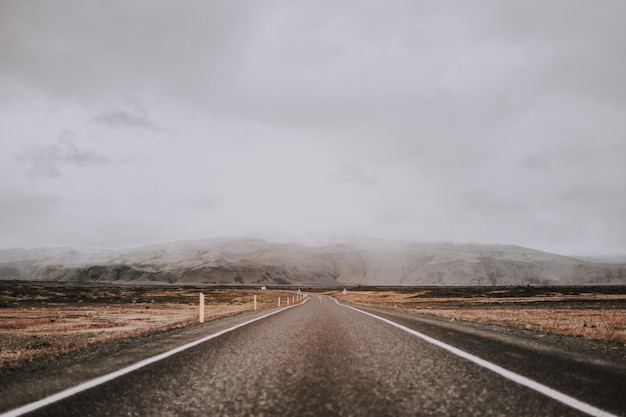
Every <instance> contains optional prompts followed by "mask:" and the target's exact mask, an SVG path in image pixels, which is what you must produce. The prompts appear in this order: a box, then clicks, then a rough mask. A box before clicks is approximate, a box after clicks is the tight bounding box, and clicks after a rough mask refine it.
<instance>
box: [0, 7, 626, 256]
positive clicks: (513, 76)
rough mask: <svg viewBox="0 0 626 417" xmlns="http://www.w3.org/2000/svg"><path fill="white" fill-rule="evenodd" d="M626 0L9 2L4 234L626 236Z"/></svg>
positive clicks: (61, 237)
mask: <svg viewBox="0 0 626 417" xmlns="http://www.w3.org/2000/svg"><path fill="white" fill-rule="evenodd" d="M625 15H626V3H624V2H620V1H605V2H602V3H591V2H584V1H551V2H547V3H546V2H540V1H524V2H522V1H516V2H497V1H478V2H472V3H471V4H469V3H468V4H465V3H460V2H457V3H454V4H450V3H442V2H421V1H418V2H416V1H397V2H391V3H390V2H384V1H366V2H363V1H354V2H350V1H347V2H340V3H337V2H331V1H316V2H292V1H267V2H254V1H243V2H232V1H212V2H200V1H177V2H165V1H130V2H129V1H109V2H103V1H99V2H98V1H55V2H47V1H32V2H23V1H17V0H14V1H10V0H9V1H7V0H5V1H2V2H1V3H0V130H1V132H2V141H1V145H0V150H1V152H0V248H13V247H26V248H32V247H44V246H71V247H76V248H83V249H88V248H112V249H113V248H124V247H134V246H139V245H145V244H150V243H157V242H165V241H173V240H190V239H202V238H209V237H233V238H242V237H250V238H261V239H267V240H269V241H273V242H287V241H294V242H298V243H304V244H307V245H316V244H324V243H328V242H337V241H343V240H351V239H359V238H374V239H383V240H392V241H393V240H400V241H418V242H429V241H453V242H478V243H503V244H515V245H522V246H527V247H532V248H536V249H541V250H546V251H551V252H556V253H561V254H577V255H617V254H626V215H624V213H626V139H625V138H626V118H625V117H624V114H625V110H626V83H624V82H623V74H625V73H626V54H624V39H626V26H624V24H623V21H624V16H625Z"/></svg>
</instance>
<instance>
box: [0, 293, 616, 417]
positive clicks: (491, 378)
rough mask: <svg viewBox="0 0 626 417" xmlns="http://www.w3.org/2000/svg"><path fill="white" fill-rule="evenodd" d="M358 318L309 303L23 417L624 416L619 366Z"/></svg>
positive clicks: (478, 336)
mask: <svg viewBox="0 0 626 417" xmlns="http://www.w3.org/2000/svg"><path fill="white" fill-rule="evenodd" d="M359 310H360V311H357V310H355V309H353V308H351V307H348V306H344V305H340V303H338V302H336V301H335V300H334V299H333V298H330V297H325V296H317V295H312V296H311V298H309V299H308V300H307V301H306V302H305V303H304V304H302V305H296V306H291V308H288V309H286V310H275V311H274V312H273V314H272V315H270V316H268V317H264V315H265V314H267V313H258V314H257V315H255V316H254V317H255V318H261V317H263V318H261V319H259V320H257V321H254V322H253V323H248V324H245V325H243V326H241V327H238V328H236V329H233V330H229V329H228V328H226V329H222V330H226V332H225V333H223V334H219V335H215V332H213V334H214V336H209V337H208V340H205V341H203V342H202V343H198V344H197V345H195V346H192V347H189V348H186V349H185V350H182V351H180V352H178V353H175V354H166V355H165V356H167V357H164V358H163V359H160V360H155V361H154V362H153V363H150V364H147V365H145V366H141V367H140V368H139V369H137V370H134V371H132V372H127V373H123V375H120V376H118V377H116V378H113V379H111V380H110V381H108V382H104V383H101V384H98V385H96V386H94V387H91V388H89V389H84V390H82V388H81V389H80V390H79V391H80V392H77V393H76V394H74V395H72V396H70V397H68V398H64V399H61V400H59V401H51V403H50V404H48V405H45V406H43V407H39V408H36V409H35V410H34V411H32V412H30V413H29V414H27V415H29V416H30V415H32V416H61V415H62V416H201V415H202V416H431V415H432V416H490V415H493V416H539V415H541V416H583V415H590V414H591V415H607V416H608V415H626V398H625V396H624V393H625V392H626V366H624V364H623V363H618V364H615V366H611V364H610V363H605V362H597V361H596V362H590V361H586V360H582V359H581V358H580V357H577V356H576V355H567V354H563V352H562V351H560V350H558V349H557V350H552V349H549V348H538V347H537V346H535V345H534V344H533V343H531V342H523V341H519V340H516V339H515V338H507V337H504V336H502V335H498V336H494V335H493V334H489V332H487V331H484V330H483V331H479V330H472V329H468V328H461V327H459V326H457V325H454V324H453V323H445V322H443V321H436V320H424V319H422V318H419V317H417V316H415V315H411V314H406V313H394V312H384V311H381V310H374V309H364V308H363V309H359ZM364 312H366V313H367V312H369V313H370V314H371V313H373V314H375V315H376V317H373V316H370V315H368V314H365V313H364ZM248 319H249V317H242V318H239V319H238V320H239V321H240V322H239V325H241V324H242V323H245V320H248ZM381 319H385V320H390V321H391V322H393V323H394V324H395V325H393V324H390V323H389V322H386V321H383V320H381ZM231 320H233V319H231ZM399 326H403V327H399ZM206 329H210V327H207V328H206ZM428 337H432V338H433V339H434V340H430V339H428ZM425 339H426V340H425ZM434 343H440V345H437V344H434ZM448 347H450V348H451V349H449V348H448ZM455 348H456V349H459V351H455ZM463 355H465V356H463ZM477 358H480V359H478V361H479V362H480V360H484V361H487V362H485V363H476V360H475V359H477ZM490 366H491V367H492V368H493V369H491V368H490ZM501 368H505V369H506V370H508V371H511V374H510V375H509V374H507V373H506V372H507V371H505V372H504V376H503V375H501V373H502V372H500V373H498V370H500V369H501ZM494 369H495V371H494ZM511 375H512V376H511ZM515 376H519V377H520V378H522V383H520V381H516V380H515ZM526 378H527V379H526ZM528 381H530V382H531V383H533V384H537V383H538V384H539V385H537V386H538V387H537V386H532V384H531V387H529V386H528V383H526V382H528ZM78 382H79V381H78V380H77V384H78ZM544 389H547V390H548V391H549V392H548V394H546V392H543V391H542V390H544ZM550 390H554V391H550ZM554 392H556V393H557V394H558V395H563V398H565V399H563V398H560V399H558V400H557V399H554V398H552V397H554ZM551 395H552V397H551ZM558 395H557V397H558ZM577 401H580V403H578V402H577ZM581 404H582V405H581ZM0 406H1V402H0ZM585 407H587V408H585ZM0 409H2V408H0ZM603 410H604V411H606V412H607V413H606V414H602V413H603ZM594 413H595V414H594ZM19 414H20V412H16V413H11V412H7V413H5V414H0V417H4V416H9V415H19Z"/></svg>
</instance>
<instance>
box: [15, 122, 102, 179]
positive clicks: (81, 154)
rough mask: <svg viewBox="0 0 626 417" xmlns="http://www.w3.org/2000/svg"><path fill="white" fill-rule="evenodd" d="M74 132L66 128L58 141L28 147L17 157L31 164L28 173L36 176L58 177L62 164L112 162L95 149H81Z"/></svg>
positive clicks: (95, 164)
mask: <svg viewBox="0 0 626 417" xmlns="http://www.w3.org/2000/svg"><path fill="white" fill-rule="evenodd" d="M73 138H74V133H73V132H71V131H69V130H64V131H63V132H62V133H61V134H60V135H59V137H58V140H57V143H54V144H49V145H32V146H29V147H27V148H26V149H25V150H24V151H23V153H22V154H20V155H19V156H18V157H17V159H18V161H25V162H27V163H28V164H29V165H30V166H29V168H28V171H27V174H28V175H29V176H32V177H35V178H40V177H43V178H56V177H60V176H61V175H62V170H61V168H60V166H62V165H64V164H65V165H74V166H81V167H85V166H103V165H107V164H109V163H111V160H110V158H109V157H107V156H105V155H101V154H99V153H97V152H95V151H93V150H89V149H80V148H78V147H77V146H76V145H75V143H74V141H73Z"/></svg>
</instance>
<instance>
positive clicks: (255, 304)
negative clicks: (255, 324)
mask: <svg viewBox="0 0 626 417" xmlns="http://www.w3.org/2000/svg"><path fill="white" fill-rule="evenodd" d="M254 311H256V294H254Z"/></svg>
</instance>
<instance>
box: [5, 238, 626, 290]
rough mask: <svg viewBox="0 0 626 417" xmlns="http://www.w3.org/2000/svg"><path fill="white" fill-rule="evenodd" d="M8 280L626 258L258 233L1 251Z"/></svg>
mask: <svg viewBox="0 0 626 417" xmlns="http://www.w3.org/2000/svg"><path fill="white" fill-rule="evenodd" d="M0 280H18V281H59V282H75V283H90V282H102V283H120V284H122V283H124V284H137V285H145V284H150V283H153V284H163V283H169V284H174V283H179V284H207V285H210V284H223V285H227V284H232V285H260V286H271V285H319V286H355V285H363V286H367V285H378V286H387V285H388V286H430V285H451V286H452V285H455V286H456V285H459V286H470V285H494V286H500V285H607V284H608V285H616V284H618V285H619V284H621V285H625V284H626V263H624V262H622V263H619V262H617V263H616V262H615V261H613V262H598V261H592V260H590V259H584V258H574V257H568V256H562V255H557V254H552V253H547V252H542V251H539V250H535V249H530V248H524V247H520V246H512V245H485V244H474V243H472V244H459V243H404V242H389V241H376V240H364V241H359V242H351V243H334V244H327V245H324V246H304V245H299V244H295V243H288V244H285V243H281V244H279V243H269V242H266V241H263V240H253V239H206V240H196V241H182V242H169V243H162V244H156V245H150V246H143V247H139V248H133V249H123V250H95V251H81V250H75V249H71V248H36V249H3V250H0Z"/></svg>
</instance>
